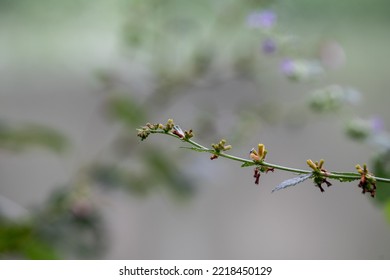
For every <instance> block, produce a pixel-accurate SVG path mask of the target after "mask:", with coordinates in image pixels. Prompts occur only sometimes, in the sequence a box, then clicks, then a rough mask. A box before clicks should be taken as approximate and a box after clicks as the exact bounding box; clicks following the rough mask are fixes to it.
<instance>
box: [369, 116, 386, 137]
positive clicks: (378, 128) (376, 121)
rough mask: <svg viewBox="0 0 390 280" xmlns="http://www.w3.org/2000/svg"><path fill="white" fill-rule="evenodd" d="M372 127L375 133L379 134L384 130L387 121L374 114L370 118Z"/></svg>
mask: <svg viewBox="0 0 390 280" xmlns="http://www.w3.org/2000/svg"><path fill="white" fill-rule="evenodd" d="M370 123H371V129H372V131H373V132H374V133H376V134H378V133H381V132H383V131H384V127H385V122H384V121H383V119H382V118H381V117H379V116H374V117H372V118H371V120H370Z"/></svg>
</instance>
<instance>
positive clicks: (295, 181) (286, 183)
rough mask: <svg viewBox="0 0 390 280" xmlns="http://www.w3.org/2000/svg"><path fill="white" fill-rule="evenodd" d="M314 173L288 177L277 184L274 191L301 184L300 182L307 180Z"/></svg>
mask: <svg viewBox="0 0 390 280" xmlns="http://www.w3.org/2000/svg"><path fill="white" fill-rule="evenodd" d="M312 175H313V174H312V173H310V174H303V175H300V176H298V177H295V178H291V179H288V180H286V181H283V182H282V183H280V184H279V185H277V186H276V188H274V189H273V190H272V192H274V191H279V190H282V189H285V188H288V187H291V186H295V185H297V184H300V183H302V182H304V181H306V180H307V179H309V178H310V177H311V176H312Z"/></svg>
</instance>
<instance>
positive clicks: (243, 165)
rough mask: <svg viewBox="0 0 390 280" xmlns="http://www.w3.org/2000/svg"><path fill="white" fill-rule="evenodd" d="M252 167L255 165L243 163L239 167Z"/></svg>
mask: <svg viewBox="0 0 390 280" xmlns="http://www.w3.org/2000/svg"><path fill="white" fill-rule="evenodd" d="M254 165H256V163H254V162H244V163H243V164H241V167H249V166H254Z"/></svg>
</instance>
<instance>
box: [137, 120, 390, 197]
mask: <svg viewBox="0 0 390 280" xmlns="http://www.w3.org/2000/svg"><path fill="white" fill-rule="evenodd" d="M137 131H138V134H137V136H138V137H140V138H141V140H145V139H146V138H147V137H148V136H149V135H150V134H164V135H168V136H171V137H174V138H176V139H179V140H181V141H182V142H185V143H188V144H190V146H189V147H183V148H186V149H190V150H193V151H196V152H206V153H209V154H211V157H210V159H211V160H214V159H217V158H219V157H224V158H227V159H230V160H234V161H238V162H241V163H242V165H241V167H249V166H254V167H255V169H254V175H253V177H254V178H255V184H259V179H260V175H261V173H268V172H269V171H272V172H273V171H274V170H282V171H286V172H291V173H295V174H298V175H299V176H298V177H294V178H292V179H288V180H286V181H284V182H282V183H281V184H279V185H278V186H277V187H276V188H274V189H273V192H274V191H276V190H281V189H285V188H287V187H290V186H295V185H297V184H299V183H302V182H304V181H306V180H307V179H309V178H311V179H312V180H313V182H314V184H315V186H317V187H318V188H319V189H320V191H321V192H324V189H323V187H322V185H323V184H325V185H326V186H327V187H329V186H331V185H332V184H331V183H330V182H329V181H328V179H333V180H338V181H340V182H351V181H355V180H360V181H359V184H358V186H359V187H360V188H361V189H362V193H366V192H368V193H370V194H371V196H372V197H375V193H376V182H383V183H390V179H388V178H380V177H376V176H374V175H373V174H371V173H370V172H369V171H368V169H367V166H366V165H365V164H364V165H363V167H361V166H360V165H356V166H355V168H356V170H357V172H356V173H353V172H334V171H327V170H326V169H324V168H323V165H324V160H322V159H321V160H320V161H319V162H313V161H312V160H310V159H308V160H307V162H306V163H307V165H308V166H309V167H310V168H311V170H305V169H297V168H292V167H287V166H282V165H278V164H274V163H270V162H267V161H265V157H266V155H267V150H266V149H265V146H264V145H263V144H259V145H258V147H257V150H256V149H254V148H253V149H252V150H251V151H250V153H249V159H246V158H242V157H237V156H234V155H231V154H229V153H226V151H228V150H230V149H231V148H232V146H231V145H226V140H224V139H222V140H221V141H220V142H219V143H218V144H212V145H211V148H207V147H205V146H203V145H201V144H199V143H197V142H195V141H194V140H192V138H193V136H194V134H193V131H192V130H189V131H187V130H185V131H183V130H182V129H181V128H180V127H179V126H178V125H175V124H174V122H173V120H171V119H170V120H168V122H167V124H165V125H163V124H160V123H159V124H150V123H147V124H146V125H145V126H143V127H142V128H140V129H138V130H137Z"/></svg>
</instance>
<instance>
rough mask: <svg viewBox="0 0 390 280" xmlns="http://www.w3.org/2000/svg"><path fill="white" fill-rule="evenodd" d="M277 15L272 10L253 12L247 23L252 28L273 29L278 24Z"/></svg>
mask: <svg viewBox="0 0 390 280" xmlns="http://www.w3.org/2000/svg"><path fill="white" fill-rule="evenodd" d="M276 19H277V17H276V14H275V13H274V12H273V11H271V10H264V11H261V12H252V13H250V14H249V15H248V17H247V19H246V22H247V24H248V26H249V27H251V28H265V29H268V28H271V27H272V26H273V25H274V24H275V23H276Z"/></svg>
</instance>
